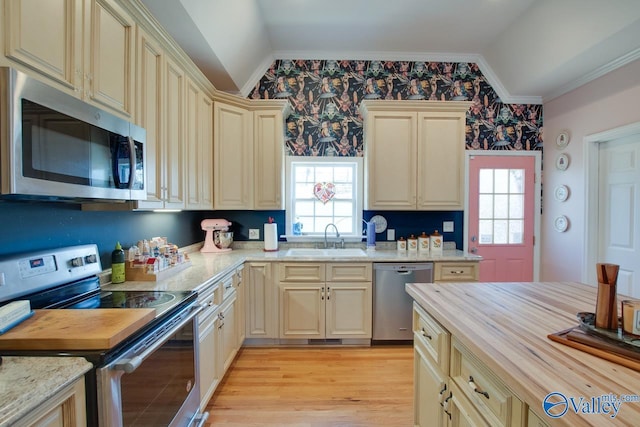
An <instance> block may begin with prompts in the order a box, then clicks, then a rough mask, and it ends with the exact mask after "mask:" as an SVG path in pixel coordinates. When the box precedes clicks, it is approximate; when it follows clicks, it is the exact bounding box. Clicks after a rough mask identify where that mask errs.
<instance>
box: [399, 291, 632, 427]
mask: <svg viewBox="0 0 640 427" xmlns="http://www.w3.org/2000/svg"><path fill="white" fill-rule="evenodd" d="M406 289H407V292H408V293H409V295H411V296H412V297H413V298H414V300H415V301H416V302H417V303H418V304H420V305H421V306H422V307H423V308H424V309H425V310H426V311H427V312H428V313H429V314H430V315H431V316H433V317H434V318H435V319H436V320H437V321H438V322H440V324H442V326H444V327H445V328H446V329H447V330H448V331H449V332H450V333H451V335H452V336H453V337H456V339H458V341H460V342H461V343H462V344H463V345H464V346H465V347H467V348H468V349H469V350H471V351H472V352H473V353H474V354H475V355H476V356H477V357H478V358H479V359H480V360H481V361H482V362H483V363H484V364H485V365H486V366H487V367H489V369H491V371H493V372H494V373H495V374H496V375H497V376H498V377H500V378H501V379H502V381H503V382H504V383H505V384H506V385H507V386H508V387H509V388H510V389H511V391H513V392H514V393H515V394H516V395H517V396H518V397H519V398H520V399H521V400H523V401H524V402H525V403H527V404H528V405H529V407H530V408H531V410H533V411H534V412H535V413H536V414H537V415H538V416H539V417H540V419H542V420H544V421H545V422H546V423H548V424H549V425H551V426H556V425H557V426H571V427H573V426H603V427H604V426H611V425H620V426H631V425H635V426H637V425H640V424H639V423H640V421H639V420H640V402H635V401H634V402H631V401H629V402H625V403H622V404H621V407H620V410H619V412H618V413H617V415H616V417H615V418H612V417H611V416H610V415H609V414H589V413H581V412H579V413H575V412H574V411H573V410H572V409H569V410H568V411H567V413H566V414H565V415H564V416H562V417H560V418H557V419H552V418H550V417H548V416H547V415H546V414H545V413H544V412H543V408H542V402H543V400H544V399H545V397H546V396H547V394H549V393H553V392H558V393H562V394H564V395H565V396H567V398H568V397H574V398H575V399H576V400H579V399H580V398H581V397H582V398H584V400H583V401H585V402H591V399H592V397H593V398H596V397H600V396H605V395H606V396H609V395H611V394H613V395H615V397H616V398H618V397H620V396H621V395H629V396H636V395H640V389H639V388H638V387H639V384H640V372H637V371H634V370H632V369H629V368H626V367H624V366H621V365H618V364H615V363H613V362H610V361H608V360H605V359H602V358H599V357H596V356H593V355H591V354H588V353H586V352H583V351H580V350H577V349H575V348H571V347H568V346H566V345H563V344H560V343H556V342H554V341H551V340H550V339H549V338H547V335H548V334H551V333H555V332H559V331H562V330H565V329H568V328H571V327H574V326H577V324H578V321H577V318H576V313H578V312H593V311H594V310H595V304H596V292H597V289H596V288H595V287H593V286H588V285H584V284H580V283H572V282H557V283H556V282H553V283H551V282H534V283H521V282H517V283H482V282H476V283H456V285H455V286H450V285H447V284H437V283H435V284H428V285H426V284H407V285H406ZM580 409H584V408H583V407H580Z"/></svg>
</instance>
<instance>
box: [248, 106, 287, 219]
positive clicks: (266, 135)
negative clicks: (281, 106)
mask: <svg viewBox="0 0 640 427" xmlns="http://www.w3.org/2000/svg"><path fill="white" fill-rule="evenodd" d="M253 124H254V143H253V146H254V168H253V189H254V190H253V191H254V194H253V208H254V209H284V198H283V196H282V194H283V191H284V164H283V163H284V132H283V118H282V111H280V110H274V111H262V110H258V111H254V112H253Z"/></svg>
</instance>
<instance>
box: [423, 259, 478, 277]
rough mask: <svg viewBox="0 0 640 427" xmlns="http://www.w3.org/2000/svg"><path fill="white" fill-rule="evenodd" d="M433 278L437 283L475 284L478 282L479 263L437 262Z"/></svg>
mask: <svg viewBox="0 0 640 427" xmlns="http://www.w3.org/2000/svg"><path fill="white" fill-rule="evenodd" d="M433 277H434V281H436V282H439V281H440V282H475V281H477V280H478V263H477V262H442V263H441V262H436V263H435V265H434V273H433Z"/></svg>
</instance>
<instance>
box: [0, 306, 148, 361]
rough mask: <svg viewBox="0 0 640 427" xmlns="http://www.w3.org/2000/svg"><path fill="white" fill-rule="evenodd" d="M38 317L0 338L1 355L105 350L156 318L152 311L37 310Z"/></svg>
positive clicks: (112, 309) (104, 309)
mask: <svg viewBox="0 0 640 427" xmlns="http://www.w3.org/2000/svg"><path fill="white" fill-rule="evenodd" d="M34 311H35V314H34V315H33V316H32V317H31V318H29V319H27V320H25V321H24V322H22V323H20V324H19V325H17V326H15V327H14V328H13V329H11V330H9V331H8V332H6V333H5V334H3V335H0V351H1V350H4V349H10V350H105V349H109V348H112V347H114V346H116V345H117V344H119V343H120V342H122V341H123V340H124V339H125V338H127V337H128V336H130V335H131V334H133V333H134V332H136V331H137V330H138V329H140V328H141V327H143V326H144V325H146V324H147V323H149V322H150V321H152V320H153V319H154V318H155V313H156V310H155V309H153V308H129V309H121V308H103V309H100V310H94V309H77V310H34Z"/></svg>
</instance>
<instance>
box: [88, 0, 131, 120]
mask: <svg viewBox="0 0 640 427" xmlns="http://www.w3.org/2000/svg"><path fill="white" fill-rule="evenodd" d="M85 7H86V8H87V9H88V13H86V14H85V16H87V18H86V21H85V22H88V23H89V25H88V26H87V27H86V28H88V29H89V30H88V31H87V32H86V33H85V35H84V40H86V41H89V42H88V43H85V48H84V60H85V64H84V80H85V85H84V86H85V97H86V98H88V99H89V100H91V101H92V102H94V103H96V104H100V105H101V106H103V107H106V108H108V109H111V110H112V111H115V112H118V113H122V114H124V115H126V116H132V115H133V80H134V78H133V76H134V70H135V68H134V25H135V24H134V22H133V19H132V18H131V17H130V16H129V15H128V14H127V13H126V11H125V10H124V9H123V8H122V7H120V6H119V5H118V4H117V3H116V2H114V1H113V0H90V1H88V3H86V6H85Z"/></svg>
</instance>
